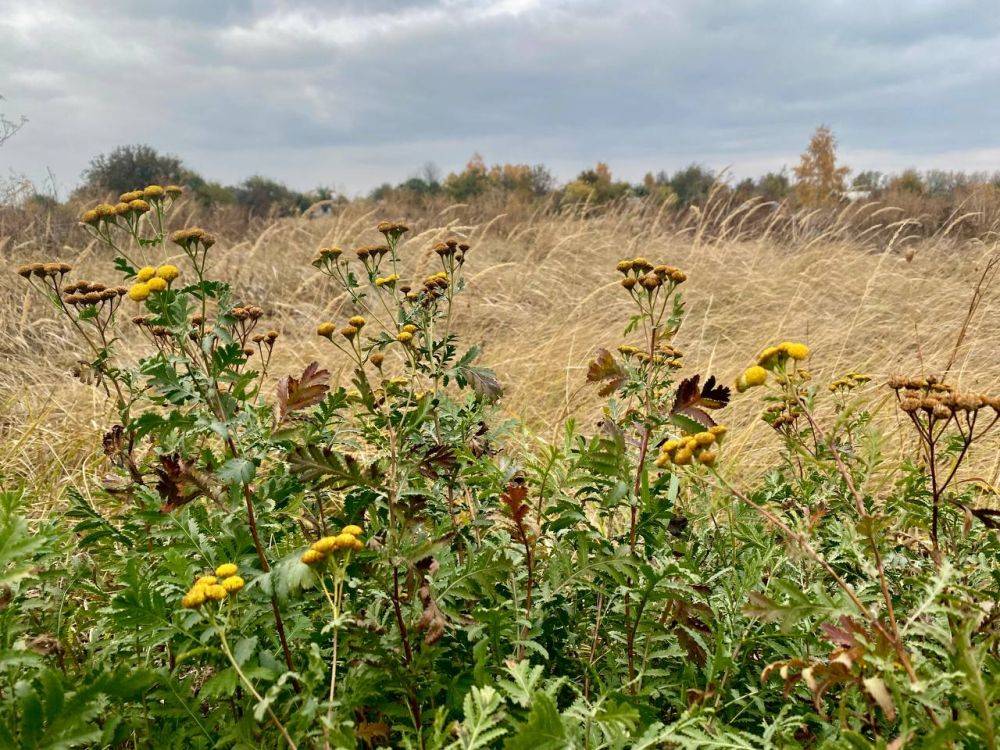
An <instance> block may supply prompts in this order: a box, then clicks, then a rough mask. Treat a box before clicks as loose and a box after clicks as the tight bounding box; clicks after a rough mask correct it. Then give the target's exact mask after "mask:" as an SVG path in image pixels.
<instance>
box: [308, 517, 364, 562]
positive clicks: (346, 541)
mask: <svg viewBox="0 0 1000 750" xmlns="http://www.w3.org/2000/svg"><path fill="white" fill-rule="evenodd" d="M360 534H361V527H360V526H355V525H354V524H351V525H349V526H345V527H344V528H343V529H341V530H340V533H339V534H334V535H333V536H324V537H321V538H319V539H317V540H316V541H315V542H313V543H312V544H311V545H310V546H309V549H307V550H306V551H305V552H304V553H302V558H301V559H302V562H304V563H305V564H306V565H318V564H319V563H321V562H323V561H324V560H326V559H327V558H328V557H329V556H330V555H332V554H336V553H338V552H352V551H353V552H357V551H358V550H360V549H363V548H364V546H365V543H364V542H363V541H361V540H360V539H358V536H360Z"/></svg>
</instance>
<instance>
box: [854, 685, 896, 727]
mask: <svg viewBox="0 0 1000 750" xmlns="http://www.w3.org/2000/svg"><path fill="white" fill-rule="evenodd" d="M862 683H863V684H864V686H865V690H867V691H868V694H869V695H870V696H871V697H872V698H874V699H875V702H876V703H878V705H879V708H881V709H882V712H883V713H884V714H885V718H886V719H888V720H889V721H895V719H896V706H895V705H894V704H893V702H892V696H891V695H889V690H888V688H886V686H885V683H884V682H883V681H882V678H881V677H866V678H865V679H864V680H862Z"/></svg>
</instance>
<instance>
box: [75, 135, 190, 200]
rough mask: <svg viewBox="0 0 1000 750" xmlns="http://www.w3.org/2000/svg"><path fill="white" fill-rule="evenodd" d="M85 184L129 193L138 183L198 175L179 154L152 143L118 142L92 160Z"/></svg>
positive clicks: (170, 181) (169, 182)
mask: <svg viewBox="0 0 1000 750" xmlns="http://www.w3.org/2000/svg"><path fill="white" fill-rule="evenodd" d="M82 177H83V181H84V187H85V188H89V189H92V190H99V191H104V192H113V193H125V192H128V191H129V190H131V189H132V188H134V187H135V186H136V185H185V184H188V183H190V182H191V181H192V180H193V179H196V178H197V175H195V174H194V173H193V172H191V171H190V170H188V169H187V168H186V167H185V166H184V164H183V163H182V162H181V160H180V159H179V158H177V157H176V156H171V155H168V154H160V153H159V152H158V151H157V150H156V149H154V148H153V147H151V146H146V145H142V144H135V145H129V146H118V147H117V148H116V149H114V150H113V151H111V152H110V153H108V154H100V155H98V156H95V157H94V158H93V159H91V160H90V166H89V167H87V169H86V170H84V172H83V175H82Z"/></svg>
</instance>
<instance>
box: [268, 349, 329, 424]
mask: <svg viewBox="0 0 1000 750" xmlns="http://www.w3.org/2000/svg"><path fill="white" fill-rule="evenodd" d="M329 379H330V372H329V371H328V370H321V369H319V363H318V362H310V363H309V364H308V365H306V369H305V370H303V371H302V375H301V376H299V377H298V378H293V377H292V376H291V375H286V376H285V377H283V378H282V379H281V380H280V381H278V421H279V422H283V421H284V420H285V417H287V416H288V415H289V414H290V413H291V412H293V411H299V410H300V409H308V408H309V407H310V406H315V405H316V404H318V403H319V402H320V401H322V400H323V397H324V396H326V393H327V391H329V390H330V384H329V382H328V381H329Z"/></svg>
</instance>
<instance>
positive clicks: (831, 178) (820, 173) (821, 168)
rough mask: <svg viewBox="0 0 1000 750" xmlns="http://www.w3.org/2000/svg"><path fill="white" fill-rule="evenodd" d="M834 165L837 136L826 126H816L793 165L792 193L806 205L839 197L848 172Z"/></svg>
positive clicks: (847, 169) (846, 168) (847, 168)
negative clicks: (793, 183)
mask: <svg viewBox="0 0 1000 750" xmlns="http://www.w3.org/2000/svg"><path fill="white" fill-rule="evenodd" d="M850 171H851V170H850V168H849V167H846V166H837V139H836V138H834V137H833V133H832V132H831V131H830V128H828V127H827V126H826V125H820V126H819V127H818V128H816V132H815V133H813V136H812V138H811V139H810V140H809V146H808V147H807V148H806V150H805V152H804V153H803V154H802V156H801V157H800V159H799V165H798V166H797V167H795V178H796V180H797V182H796V183H795V194H796V196H797V197H798V199H799V201H800V202H801V203H802V204H803V205H806V206H822V205H825V204H829V203H832V202H835V201H837V200H839V199H840V196H841V195H842V194H843V192H844V189H845V184H844V180H845V178H846V177H847V174H848V173H849V172H850Z"/></svg>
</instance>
